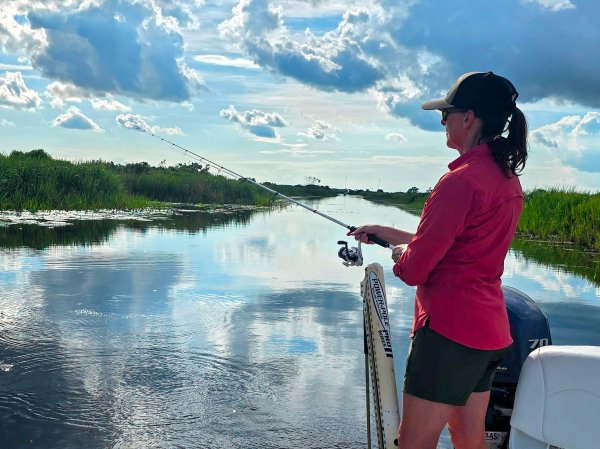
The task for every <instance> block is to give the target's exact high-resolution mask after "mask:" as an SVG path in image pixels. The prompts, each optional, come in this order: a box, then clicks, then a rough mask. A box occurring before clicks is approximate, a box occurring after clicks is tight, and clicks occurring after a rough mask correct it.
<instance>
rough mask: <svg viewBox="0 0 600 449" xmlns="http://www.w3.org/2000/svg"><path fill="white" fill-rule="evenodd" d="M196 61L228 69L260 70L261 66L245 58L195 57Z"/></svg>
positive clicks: (221, 56)
mask: <svg viewBox="0 0 600 449" xmlns="http://www.w3.org/2000/svg"><path fill="white" fill-rule="evenodd" d="M194 61H198V62H202V63H204V64H213V65H220V66H227V67H238V68H242V69H259V68H260V66H258V65H257V64H255V63H254V62H253V61H251V60H249V59H244V58H229V57H227V56H223V55H197V56H194Z"/></svg>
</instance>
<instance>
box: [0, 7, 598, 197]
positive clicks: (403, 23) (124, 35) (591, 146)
mask: <svg viewBox="0 0 600 449" xmlns="http://www.w3.org/2000/svg"><path fill="white" fill-rule="evenodd" d="M598 17H600V3H599V2H597V0H584V1H578V0H502V1H500V0H498V1H493V2H475V1H472V0H454V1H452V2H440V1H433V0H429V1H419V0H361V1H358V0H347V1H338V0H327V1H325V0H281V1H269V0H232V1H229V0H215V1H210V0H187V1H184V0H85V1H73V0H46V1H44V2H39V1H37V0H3V2H2V7H0V50H1V52H0V136H2V139H1V143H2V145H1V147H0V150H1V151H3V152H4V153H9V152H10V151H11V150H13V149H18V150H21V151H29V150H32V149H36V148H43V149H45V150H46V151H47V152H49V153H50V154H52V155H53V156H54V157H57V158H63V159H70V160H76V161H82V160H92V159H93V160H97V159H102V160H112V161H115V162H117V163H125V162H138V161H147V162H149V163H151V164H154V165H156V164H159V163H160V162H161V161H166V164H168V165H173V164H177V163H180V162H189V161H188V160H186V159H185V157H183V156H181V155H180V154H179V153H178V152H175V151H173V150H172V149H171V148H170V147H169V146H168V145H165V144H163V143H161V142H160V141H159V140H157V139H153V138H151V137H150V136H149V135H147V134H143V133H140V132H137V131H135V130H132V127H133V126H140V127H143V128H145V129H148V130H150V131H152V132H155V133H156V134H158V135H161V136H162V137H165V138H167V139H170V140H172V141H174V142H176V143H177V144H179V145H181V146H184V147H186V148H188V149H190V150H192V151H194V152H197V153H199V154H201V155H203V156H206V157H208V158H209V159H212V160H214V161H216V162H219V163H221V164H222V165H225V166H226V167H228V168H231V169H233V170H235V171H237V172H239V173H242V174H243V175H246V176H251V177H254V178H256V179H257V180H259V181H275V182H281V183H292V184H297V183H305V182H306V179H307V177H315V178H318V179H320V180H321V183H322V184H323V185H330V186H334V187H349V188H369V189H371V190H374V189H377V188H382V189H384V190H386V191H399V190H402V191H405V190H406V189H408V188H410V187H412V186H416V187H419V188H420V189H421V190H425V189H427V188H429V187H432V186H433V185H434V184H435V182H436V181H437V179H438V178H439V177H440V176H441V175H442V174H443V173H444V171H445V170H447V168H446V166H447V164H448V163H449V162H450V161H451V160H453V159H454V158H455V157H456V156H457V153H456V151H455V150H450V149H448V148H446V147H445V137H444V131H443V128H442V126H441V125H440V123H439V119H440V116H439V114H437V113H436V112H431V111H422V110H421V108H420V104H421V103H422V102H423V101H425V100H429V99H432V98H437V97H440V96H442V95H443V94H445V92H446V91H447V90H448V89H449V87H450V86H451V85H452V83H453V82H454V80H455V79H456V78H457V77H458V76H459V75H460V74H462V73H464V72H468V71H487V70H492V71H494V72H495V73H498V74H501V75H503V76H506V77H508V78H510V79H511V80H512V81H513V82H514V84H515V85H516V87H517V89H518V90H519V93H520V96H519V99H518V103H519V105H520V106H521V108H522V109H523V110H524V112H525V114H526V116H527V117H528V120H529V125H530V154H531V156H530V159H529V161H528V165H527V168H526V170H525V173H524V175H523V177H522V183H523V185H524V187H525V188H527V189H532V188H538V187H540V188H545V187H561V188H576V189H581V190H590V191H598V190H600V112H599V111H600V58H599V57H598V48H600V26H598V23H597V18H598Z"/></svg>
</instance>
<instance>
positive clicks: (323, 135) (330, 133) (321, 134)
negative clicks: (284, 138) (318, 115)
mask: <svg viewBox="0 0 600 449" xmlns="http://www.w3.org/2000/svg"><path fill="white" fill-rule="evenodd" d="M298 135H300V136H305V137H310V138H312V139H317V140H327V139H334V140H339V138H338V137H337V135H336V134H335V130H334V129H333V128H332V127H331V125H330V124H329V123H326V122H324V121H322V120H315V123H314V124H313V126H311V127H310V128H308V129H307V130H306V132H305V133H298Z"/></svg>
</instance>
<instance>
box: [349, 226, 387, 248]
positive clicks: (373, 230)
mask: <svg viewBox="0 0 600 449" xmlns="http://www.w3.org/2000/svg"><path fill="white" fill-rule="evenodd" d="M380 229H381V226H379V225H362V226H359V227H358V228H356V230H355V231H350V232H348V233H347V234H346V235H353V236H354V238H355V239H356V240H359V241H360V242H361V243H366V244H367V245H372V244H373V242H372V241H370V240H369V237H368V235H367V234H371V235H375V236H377V237H379V236H378V235H377V233H378V232H379V231H380Z"/></svg>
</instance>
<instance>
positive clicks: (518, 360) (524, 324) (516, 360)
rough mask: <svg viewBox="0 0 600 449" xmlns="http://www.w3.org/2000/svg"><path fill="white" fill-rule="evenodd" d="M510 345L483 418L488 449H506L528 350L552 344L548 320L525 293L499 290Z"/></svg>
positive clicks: (505, 288) (508, 289)
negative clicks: (506, 319)
mask: <svg viewBox="0 0 600 449" xmlns="http://www.w3.org/2000/svg"><path fill="white" fill-rule="evenodd" d="M502 290H503V292H504V298H505V300H506V310H507V312H508V320H509V322H510V334H511V336H512V339H513V344H512V346H511V347H510V349H509V350H508V352H507V353H506V356H505V357H504V360H503V361H502V363H500V366H498V368H497V370H496V377H495V379H494V383H493V384H492V388H491V392H490V402H489V405H488V409H487V414H486V418H485V431H486V442H487V446H488V448H489V449H505V448H508V433H509V431H510V417H511V414H512V409H513V404H514V401H515V392H516V390H517V382H518V380H519V374H520V373H521V367H522V366H523V363H524V362H525V359H526V358H527V356H528V355H529V353H530V352H531V351H533V350H534V349H536V348H539V347H540V346H546V345H549V344H552V339H551V337H550V326H549V325H548V318H546V315H544V312H542V311H541V310H540V308H539V307H538V305H537V304H536V303H535V302H533V300H532V299H531V298H530V297H529V296H527V295H526V294H525V293H523V292H521V291H519V290H517V289H515V288H512V287H505V286H503V287H502Z"/></svg>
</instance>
